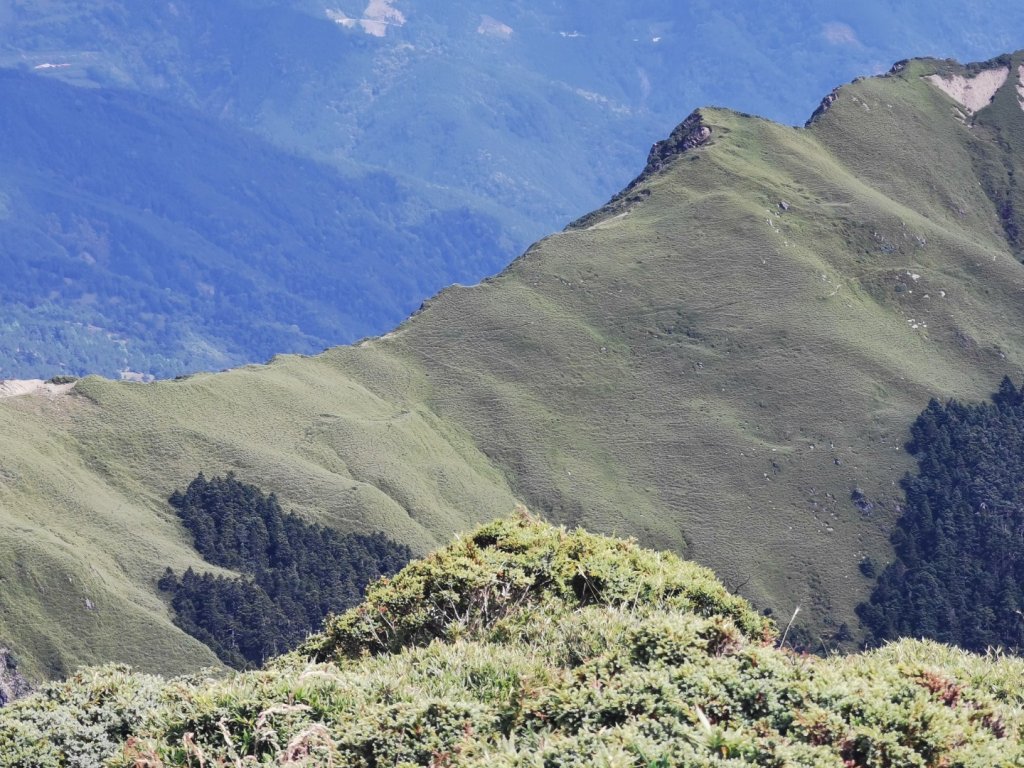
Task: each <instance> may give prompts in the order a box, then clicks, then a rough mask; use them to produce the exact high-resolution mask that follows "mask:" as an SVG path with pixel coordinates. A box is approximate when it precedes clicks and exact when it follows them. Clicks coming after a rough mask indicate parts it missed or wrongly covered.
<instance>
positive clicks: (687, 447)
mask: <svg viewBox="0 0 1024 768" xmlns="http://www.w3.org/2000/svg"><path fill="white" fill-rule="evenodd" d="M1022 67H1024V53H1016V54H1012V55H1007V56H1003V57H1000V58H998V59H995V60H992V61H990V62H986V63H984V64H975V65H968V66H962V65H960V64H957V63H955V62H951V61H939V60H933V59H923V60H914V61H908V62H903V63H901V64H899V65H897V66H896V67H894V68H893V70H892V71H891V72H890V73H889V74H887V75H885V76H881V77H875V78H869V79H862V80H858V81H856V82H854V83H852V84H850V85H847V86H843V87H842V88H840V89H838V90H837V91H835V92H834V93H833V94H832V95H831V96H830V97H829V98H828V99H826V102H825V103H824V104H823V108H822V109H821V110H819V112H818V114H817V116H816V117H815V119H813V120H812V121H811V122H810V124H809V125H808V126H807V127H806V128H792V127H787V126H782V125H778V124H775V123H772V122H769V121H767V120H763V119H760V118H756V117H751V116H748V115H743V114H738V113H735V112H732V111H729V110H724V109H701V110H699V111H698V112H697V113H695V114H694V115H693V116H691V117H690V118H689V119H688V120H687V121H686V122H685V123H684V124H683V126H681V127H680V129H679V130H677V131H676V132H674V133H673V137H672V138H670V139H669V140H668V141H667V142H666V143H663V144H660V145H657V146H656V147H655V149H654V150H653V151H652V152H651V161H650V162H649V163H648V166H647V169H646V171H645V172H644V174H643V175H641V176H640V177H639V178H638V179H637V181H636V182H634V183H633V184H632V185H631V186H630V188H629V189H628V190H627V191H626V192H625V193H623V194H622V195H620V196H618V197H616V198H615V199H613V200H612V201H611V202H609V204H608V205H607V206H605V207H604V208H602V209H601V210H599V211H597V212H595V213H594V214H592V215H591V216H588V217H585V218H584V219H582V220H580V221H579V222H577V223H576V224H575V225H574V226H572V227H571V228H569V229H568V230H566V231H565V232H562V233H559V234H555V235H552V236H550V237H548V238H546V239H544V240H542V241H541V242H539V243H537V244H536V245H534V246H533V247H532V248H530V249H529V250H528V251H527V252H526V253H525V254H524V255H523V256H522V257H521V258H519V259H518V260H516V261H515V262H514V263H513V264H512V265H511V266H509V267H508V268H507V269H506V270H505V271H504V272H503V273H502V274H501V275H499V276H497V277H495V278H493V279H489V280H486V281H484V282H483V283H481V284H479V285H476V286H472V287H455V288H451V289H449V290H446V291H444V292H442V293H441V294H439V295H438V296H437V297H435V298H434V299H432V300H431V301H428V302H426V303H425V305H424V306H423V307H422V309H421V310H420V311H419V312H418V313H417V314H416V315H414V316H413V317H412V318H411V319H410V320H409V321H407V322H406V323H405V324H403V325H402V326H401V327H399V328H398V329H397V330H396V331H394V332H393V333H390V334H387V335H386V336H384V337H381V338H377V339H370V340H367V341H364V342H362V343H360V344H358V345H355V346H351V347H340V348H336V349H332V350H330V351H328V352H326V353H324V354H322V355H319V356H316V357H311V358H306V357H294V356H293V357H283V358H279V359H276V360H274V361H272V363H271V364H269V365H267V366H249V367H246V368H241V369H237V370H232V371H228V372H225V373H221V374H213V375H206V374H204V375H197V376H194V377H191V378H187V379H182V380H178V381H163V382H157V383H153V384H147V385H139V384H125V383H117V382H112V381H107V380H103V379H100V378H95V377H91V378H87V379H84V380H81V381H79V382H78V383H76V384H75V385H74V387H73V388H71V389H70V391H68V392H53V391H40V392H39V393H38V394H31V395H25V396H21V397H10V398H6V399H4V400H2V401H0V456H2V457H3V458H2V459H0V505H2V507H3V509H4V515H3V519H2V521H0V540H2V541H3V546H2V547H0V578H2V580H3V583H4V589H3V590H2V591H0V639H3V641H4V642H5V644H8V645H10V647H12V648H13V649H14V650H15V651H16V652H17V653H18V655H19V657H20V658H21V659H22V665H23V668H24V669H25V670H26V671H30V672H35V673H47V674H60V673H61V672H64V671H67V670H70V669H72V668H73V667H74V666H76V665H77V664H80V663H85V662H96V661H100V660H110V659H116V660H123V661H128V662H131V663H133V664H135V665H137V666H139V667H142V668H144V669H153V670H159V671H165V672H177V671H181V670H185V669H191V668H194V667H195V666H196V665H198V664H204V663H211V662H213V657H212V654H211V653H210V652H209V651H208V650H207V649H206V648H205V647H204V646H202V645H201V644H200V643H198V641H194V640H193V639H192V638H189V637H186V636H184V635H183V634H182V632H181V631H180V630H178V629H177V628H176V627H174V626H173V625H172V624H171V621H170V619H169V617H168V613H167V609H166V606H165V604H164V603H163V602H162V601H161V597H160V595H159V593H158V591H157V589H156V586H155V584H156V580H157V579H158V577H159V575H160V573H161V572H162V571H163V570H164V568H165V567H167V566H171V567H173V568H174V569H175V570H176V571H179V572H180V571H183V570H184V569H185V568H187V567H190V566H191V567H194V568H196V569H199V568H203V569H208V567H209V566H207V565H205V564H204V563H203V562H202V560H201V559H200V558H199V556H198V554H197V553H196V552H195V550H194V549H193V548H192V547H191V545H190V543H189V542H188V540H187V537H186V535H185V534H184V532H183V531H182V529H181V527H180V524H179V522H178V520H177V519H176V518H175V517H174V515H173V514H172V513H171V511H170V509H169V508H168V505H167V502H166V499H167V498H168V496H169V495H170V494H171V493H172V492H173V491H174V490H175V489H176V488H182V487H184V486H185V485H187V483H188V482H189V480H191V479H192V478H193V477H194V476H195V474H196V473H197V472H198V471H200V470H202V471H204V472H207V473H211V474H212V473H222V472H225V471H229V470H230V471H234V472H235V473H236V475H237V476H238V477H239V478H240V479H242V480H245V481H247V482H256V483H257V484H259V485H260V486H261V487H262V488H264V490H266V491H274V492H276V494H277V496H278V498H279V499H280V501H281V503H282V505H283V506H284V507H286V508H288V509H291V510H294V511H296V512H298V513H300V514H303V515H306V516H308V517H311V518H313V519H315V520H316V521H317V522H320V523H324V524H328V525H331V526H333V527H336V528H338V529H340V530H342V531H361V532H369V531H383V532H386V533H387V534H388V535H390V536H391V537H392V538H395V539H398V540H400V541H402V542H404V543H407V544H409V545H411V546H412V547H413V549H414V550H415V551H417V552H424V551H426V550H428V549H432V548H434V547H436V546H437V545H438V544H439V543H442V542H444V541H447V540H448V539H449V538H450V537H451V536H452V535H453V534H454V533H455V532H456V531H459V530H465V529H467V528H469V527H471V526H472V525H474V524H476V523H477V522H480V521H485V520H489V519H492V518H494V517H496V516H500V515H504V514H507V513H508V512H509V511H510V510H511V509H512V508H513V506H514V504H515V503H516V500H519V499H521V500H523V501H525V502H526V503H527V504H528V505H529V506H530V507H531V508H533V509H535V510H536V511H537V512H538V513H540V514H542V515H544V516H545V517H546V518H549V519H551V520H552V521H555V522H559V523H566V524H583V525H586V526H587V527H588V528H590V529H592V530H595V531H599V532H605V533H618V534H630V535H633V536H636V537H637V538H638V539H639V540H640V541H641V543H643V544H645V545H652V546H657V547H661V548H669V549H672V550H675V551H677V552H679V553H681V554H684V555H685V556H686V557H688V558H691V559H694V560H697V561H699V562H701V563H702V564H704V565H708V566H711V567H712V568H714V569H715V570H716V571H717V572H718V574H719V575H720V576H721V578H722V579H723V581H724V582H725V584H726V585H727V586H728V587H729V588H730V589H733V590H735V591H738V592H740V593H741V594H742V595H743V596H745V597H747V598H748V599H750V600H752V601H753V603H754V604H755V605H757V606H758V607H759V608H762V609H768V608H771V609H774V610H775V611H777V612H779V613H784V614H785V615H787V616H788V615H789V614H791V613H792V612H793V609H794V607H795V606H796V605H799V606H800V607H801V612H800V617H801V620H802V621H803V622H804V627H805V629H806V632H807V634H808V636H809V637H815V636H821V637H822V638H823V642H830V640H829V638H832V637H836V638H841V637H843V636H844V635H846V636H848V635H849V634H855V633H856V632H857V624H856V617H855V615H854V606H855V605H856V604H857V603H858V602H859V601H861V600H863V599H864V598H865V597H866V595H867V593H868V591H869V589H870V586H871V585H870V583H869V581H868V580H867V579H865V578H864V576H863V575H862V574H861V572H860V571H859V569H858V563H859V562H860V561H861V560H862V558H864V557H865V556H870V557H872V558H873V559H874V560H877V561H879V562H885V561H887V560H888V559H890V557H891V554H890V549H889V544H888V539H887V536H888V534H889V532H890V530H891V528H892V525H893V521H894V519H895V516H896V514H897V513H898V507H899V504H900V501H901V497H900V493H899V489H898V487H897V482H898V480H899V478H900V477H901V476H902V474H903V473H904V472H905V471H907V470H909V469H910V468H911V467H912V462H911V460H910V458H909V457H908V456H907V455H906V452H905V451H904V448H903V444H904V442H905V440H906V437H907V429H908V427H909V425H910V423H911V421H912V420H913V418H914V416H915V415H916V414H917V413H918V412H919V411H920V410H921V409H922V408H923V407H924V406H925V404H926V403H927V402H928V400H929V398H931V397H939V398H946V397H950V396H957V397H960V398H977V397H980V396H982V395H985V394H987V393H988V392H990V391H992V390H993V389H994V388H995V386H996V384H997V383H998V382H999V381H1000V379H1001V378H1002V377H1003V376H1004V375H1006V374H1010V375H1012V376H1013V377H1015V378H1019V377H1020V374H1021V371H1022V368H1021V364H1022V362H1024V330H1022V329H1024V309H1022V305H1021V301H1020V295H1021V291H1022V290H1024V265H1022V264H1021V260H1020V259H1021V256H1022V255H1024V254H1022V253H1021V246H1022V244H1021V240H1020V238H1021V234H1020V233H1021V227H1022V224H1024V213H1022V212H1024V200H1022V198H1021V191H1020V187H1019V184H1018V182H1017V179H1018V178H1020V177H1021V175H1022V173H1024V108H1022V106H1021V105H1022V93H1024V81H1022V74H1024V70H1022ZM993 73H994V74H993ZM1003 73H1005V76H1004V74H1003ZM844 625H846V626H845V629H844Z"/></svg>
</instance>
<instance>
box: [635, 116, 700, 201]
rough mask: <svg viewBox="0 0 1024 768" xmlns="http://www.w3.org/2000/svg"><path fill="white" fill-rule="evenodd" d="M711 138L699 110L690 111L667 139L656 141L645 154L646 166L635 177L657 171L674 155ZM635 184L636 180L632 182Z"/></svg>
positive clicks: (642, 176)
mask: <svg viewBox="0 0 1024 768" xmlns="http://www.w3.org/2000/svg"><path fill="white" fill-rule="evenodd" d="M710 139H711V129H710V128H709V127H708V126H707V125H705V123H704V116H703V115H702V114H701V113H700V110H696V111H694V112H692V113H690V116H689V117H687V118H686V119H685V120H683V122H681V123H680V124H679V125H677V126H676V128H675V130H674V131H672V133H671V134H670V135H669V137H668V138H667V139H664V140H662V141H659V142H657V143H656V144H655V145H654V146H653V147H651V151H650V153H649V154H648V155H647V166H646V167H645V168H644V170H643V173H641V174H640V177H639V178H638V179H637V181H639V180H640V179H643V178H645V177H647V176H650V175H651V174H653V173H657V172H658V171H660V170H661V169H662V168H664V167H665V165H666V164H667V163H668V162H669V161H670V160H671V159H672V158H674V157H676V156H678V155H681V154H683V152H686V151H687V150H690V149H693V148H694V147H699V146H701V145H702V144H707V142H708V141H710ZM633 183H634V184H636V183H637V182H633Z"/></svg>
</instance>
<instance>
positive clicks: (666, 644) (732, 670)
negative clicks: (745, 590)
mask: <svg viewBox="0 0 1024 768" xmlns="http://www.w3.org/2000/svg"><path fill="white" fill-rule="evenodd" d="M781 642H782V643H784V638H783V640H782V641H781ZM775 645H776V637H775V636H774V633H773V630H772V627H771V626H770V622H767V621H765V619H764V618H763V617H761V616H759V615H758V614H757V613H756V612H755V611H753V610H752V609H751V608H750V606H749V605H748V604H746V603H745V601H743V600H741V599H739V598H737V597H735V596H733V595H730V594H729V593H728V591H727V590H726V589H725V588H724V587H723V586H722V585H721V584H720V583H718V582H717V581H716V580H715V579H714V577H713V575H712V574H711V573H710V572H708V571H707V570H705V569H703V568H699V567H697V566H695V565H694V564H692V563H687V562H682V561H680V560H679V559H678V558H676V557H674V556H673V555H671V554H668V553H656V552H651V551H648V550H643V549H641V548H639V547H637V546H636V544H635V543H632V542H628V541H623V540H616V539H608V538H603V537H599V536H594V535H592V534H588V533H586V532H585V531H582V530H574V531H566V530H565V529H564V528H563V529H556V528H552V527H551V526H548V525H545V524H538V523H537V522H536V521H534V520H532V519H530V518H528V517H524V516H522V515H520V516H518V517H516V518H514V519H511V520H503V521H499V522H496V523H493V524H491V525H488V526H486V527H484V528H482V529H479V530H477V531H475V532H473V533H472V534H470V535H468V536H467V537H465V538H463V539H461V540H459V541H457V542H455V543H454V544H452V545H451V546H449V547H447V548H446V549H444V550H442V551H440V552H437V553H435V554H434V555H432V556H431V557H429V558H426V559H425V560H422V561H420V562H415V563H412V564H410V565H409V566H408V567H407V568H406V569H405V570H403V571H402V572H401V573H399V574H398V575H396V576H395V577H394V578H393V579H392V580H390V581H382V582H380V583H378V584H376V585H374V586H373V587H372V588H371V590H370V591H369V593H368V596H367V599H366V601H365V602H364V603H363V604H362V605H360V606H358V607H356V608H354V609H352V610H351V611H349V612H347V613H345V614H343V615H341V616H339V617H337V618H336V619H334V620H333V621H332V622H330V623H329V624H328V626H327V628H326V630H325V632H324V633H323V634H321V635H319V636H314V637H313V638H311V640H310V642H309V643H308V644H307V645H306V646H305V647H304V648H301V649H300V650H299V651H297V652H296V653H294V654H291V655H289V656H288V657H285V658H281V659H277V660H275V661H274V662H272V663H271V664H270V665H269V666H268V668H267V669H265V670H263V671H260V672H251V673H246V674H242V675H237V676H233V677H231V678H228V679H221V680H212V679H206V680H204V679H202V678H198V679H197V678H192V679H189V680H180V681H171V682H167V681H164V680H161V679H158V678H153V677H151V676H146V675H139V674H131V673H130V672H128V671H127V670H124V669H123V668H117V667H107V668H102V669H93V670H86V671H83V672H80V673H79V674H77V675H75V676H74V677H73V678H72V679H70V680H68V681H66V682H64V683H59V684H53V685H50V686H47V687H46V688H45V689H44V690H42V691H41V692H40V693H39V694H37V695H35V696H32V697H30V698H28V699H25V700H24V701H20V702H16V703H15V704H14V705H13V706H11V707H8V708H6V709H3V710H0V754H3V756H4V758H5V762H6V764H7V765H8V766H10V767H11V768H63V767H64V766H83V767H90V768H91V766H99V765H107V766H135V767H136V768H137V767H138V766H140V765H146V766H176V765H181V766H191V765H195V764H196V763H201V764H214V765H217V764H233V765H245V764H249V763H253V764H259V765H296V764H315V765H337V766H352V767H353V768H356V767H358V768H370V767H371V766H379V765H396V766H405V767H409V766H431V767H432V768H436V766H498V767H499V768H504V767H506V766H507V767H509V768H511V766H537V765H559V766H572V767H576V766H579V767H581V768H582V766H605V767H606V768H625V767H626V766H635V768H649V767H650V766H676V765H686V766H708V767H709V768H710V766H722V768H725V767H726V766H741V765H762V766H764V765H787V766H808V767H811V766H814V767H815V768H825V767H826V766H827V767H828V768H833V767H836V768H837V767H838V766H857V767H859V768H883V767H884V766H897V765H899V766H904V765H906V766H910V765H914V766H917V765H958V766H965V768H966V767H967V766H970V767H971V768H975V767H976V768H981V766H1011V765H1018V764H1019V761H1020V760H1021V759H1022V757H1024V753H1022V746H1021V724H1022V720H1021V717H1022V716H1021V710H1020V706H1019V704H1020V686H1021V683H1022V681H1024V665H1022V663H1021V661H1020V660H1019V659H1003V658H998V657H989V658H982V657H977V656H971V655H970V654H964V653H961V652H957V651H956V650H955V649H950V648H947V647H942V646H938V645H935V644H925V643H914V642H907V641H904V642H901V643H899V644H896V645H893V646H889V647H887V648H886V649H884V650H883V651H881V652H875V653H871V654H864V655H855V656H849V657H839V656H837V657H833V658H831V659H821V658H817V657H813V656H811V657H808V656H800V655H797V654H794V653H792V652H790V651H788V650H779V649H778V648H776V647H773V646H775ZM108 761H109V762H108Z"/></svg>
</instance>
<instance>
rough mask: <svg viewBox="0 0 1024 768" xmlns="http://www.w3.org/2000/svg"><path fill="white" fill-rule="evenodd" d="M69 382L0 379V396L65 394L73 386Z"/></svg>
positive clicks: (53, 395) (51, 395)
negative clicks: (55, 382)
mask: <svg viewBox="0 0 1024 768" xmlns="http://www.w3.org/2000/svg"><path fill="white" fill-rule="evenodd" d="M74 386H75V385H74V382H72V383H71V384H52V383H50V382H48V381H43V380H42V379H0V398H2V397H20V396H22V395H46V396H47V397H56V396H57V395H63V394H67V393H68V392H70V391H71V388H72V387H74Z"/></svg>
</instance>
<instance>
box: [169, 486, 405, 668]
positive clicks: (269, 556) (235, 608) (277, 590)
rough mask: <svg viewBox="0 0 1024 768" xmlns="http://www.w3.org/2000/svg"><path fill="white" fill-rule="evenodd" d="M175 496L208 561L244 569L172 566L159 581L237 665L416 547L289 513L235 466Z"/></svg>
mask: <svg viewBox="0 0 1024 768" xmlns="http://www.w3.org/2000/svg"><path fill="white" fill-rule="evenodd" d="M170 502H171V505H172V506H173V507H174V508H175V509H176V510H177V512H178V515H179V517H180V518H181V520H182V522H183V523H184V524H185V527H186V528H188V530H189V531H190V532H191V533H192V537H193V540H194V542H195V547H196V549H197V550H198V551H199V553H200V554H201V555H202V556H203V558H204V559H205V560H206V561H207V562H209V563H212V564H214V565H219V566H222V567H224V568H229V569H231V570H233V571H238V572H240V573H242V574H243V576H241V577H226V576H220V575H216V576H215V575H213V574H210V573H203V574H198V573H196V572H195V571H193V570H192V569H191V568H189V569H188V570H187V571H185V573H184V574H183V575H182V576H180V577H179V576H178V575H176V574H175V573H174V571H172V570H171V569H170V568H168V569H167V571H166V572H165V573H164V576H163V578H161V579H160V582H159V586H160V589H162V590H164V591H167V592H170V593H171V594H172V595H173V597H172V601H171V603H172V606H173V607H174V611H175V614H176V616H175V623H176V624H177V625H178V626H179V627H181V628H182V629H184V630H185V631H186V632H188V633H189V634H190V635H192V636H193V637H196V638H197V639H199V640H201V641H202V642H203V643H205V644H206V645H208V646H210V648H212V649H213V650H214V652H216V654H217V656H218V657H220V659H221V660H222V661H224V662H225V663H226V664H230V665H231V666H234V667H239V668H242V667H247V666H253V665H259V664H261V663H262V662H263V661H264V660H265V659H267V658H270V657H271V656H274V655H277V654H280V653H283V652H285V651H288V650H290V649H291V648H293V647H295V646H296V645H297V644H298V643H299V642H301V641H302V640H304V639H305V638H306V636H307V635H308V634H309V632H311V631H312V630H314V629H317V628H319V626H320V625H321V623H322V622H323V620H324V617H326V616H327V615H328V614H329V613H337V612H340V611H343V610H345V609H347V608H349V607H351V606H353V605H355V604H356V603H358V602H359V601H360V600H361V599H362V596H363V591H364V589H365V588H366V585H367V584H368V583H369V582H370V581H373V580H375V579H377V578H378V577H380V576H384V575H390V574H393V573H396V572H397V571H398V570H400V569H401V568H402V567H403V566H404V565H405V564H406V563H408V562H409V559H410V558H411V556H412V554H411V552H410V551H409V548H408V547H406V546H405V545H402V544H396V543H395V542H393V541H391V540H390V539H388V538H387V537H385V536H384V535H383V534H380V533H375V534H372V535H361V534H342V533H339V532H337V531H335V530H333V529H331V528H326V527H324V526H322V525H316V524H312V523H308V522H306V521H304V520H302V519H301V518H299V517H297V516H296V515H293V514H289V513H285V512H284V511H283V510H282V509H281V505H280V504H279V503H278V501H277V498H276V497H275V496H274V495H273V494H270V495H266V494H264V493H263V492H262V491H260V489H259V488H257V487H256V486H253V485H248V484H246V483H242V482H239V481H238V480H237V479H235V477H234V476H233V475H232V474H230V473H229V474H228V476H227V477H226V478H223V479H222V478H218V477H215V478H213V479H212V480H207V479H206V478H205V477H204V476H203V475H202V474H200V475H199V476H198V477H197V478H196V479H195V480H193V481H192V483H191V484H190V485H189V486H188V489H187V490H186V491H185V492H184V493H179V492H177V491H176V492H175V493H174V494H173V495H172V496H171V498H170Z"/></svg>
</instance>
